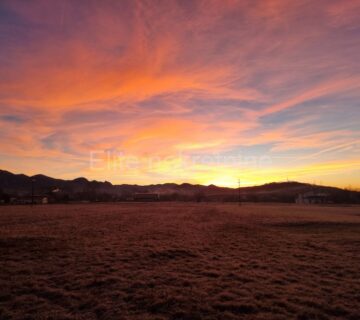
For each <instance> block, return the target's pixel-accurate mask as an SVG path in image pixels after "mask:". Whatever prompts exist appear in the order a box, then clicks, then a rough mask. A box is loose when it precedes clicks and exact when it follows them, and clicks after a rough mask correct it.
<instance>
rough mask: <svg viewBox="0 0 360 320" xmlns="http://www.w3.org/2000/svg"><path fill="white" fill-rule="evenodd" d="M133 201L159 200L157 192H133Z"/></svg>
mask: <svg viewBox="0 0 360 320" xmlns="http://www.w3.org/2000/svg"><path fill="white" fill-rule="evenodd" d="M134 201H159V195H158V194H157V193H135V194H134Z"/></svg>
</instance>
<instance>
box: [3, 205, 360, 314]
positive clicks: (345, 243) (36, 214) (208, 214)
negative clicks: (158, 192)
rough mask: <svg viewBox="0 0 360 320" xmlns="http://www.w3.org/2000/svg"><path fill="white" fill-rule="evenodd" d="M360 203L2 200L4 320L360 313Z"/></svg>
mask: <svg viewBox="0 0 360 320" xmlns="http://www.w3.org/2000/svg"><path fill="white" fill-rule="evenodd" d="M359 310H360V209H359V207H344V208H341V207H311V206H309V207H299V206H281V205H279V206H273V205H257V206H255V205H244V206H242V207H237V206H236V205H214V204H198V205H197V204H183V203H182V204H180V203H179V204H176V203H170V204H168V203H157V204H153V203H151V204H112V205H108V204H104V205H63V206H61V205H59V206H35V207H33V208H31V207H25V206H19V207H0V319H1V320H6V319H44V320H45V319H86V320H91V319H174V320H175V319H179V320H180V319H301V320H306V319H353V320H355V319H360V313H359Z"/></svg>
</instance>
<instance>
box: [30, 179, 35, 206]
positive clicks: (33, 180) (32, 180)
mask: <svg viewBox="0 0 360 320" xmlns="http://www.w3.org/2000/svg"><path fill="white" fill-rule="evenodd" d="M34 182H35V179H33V178H31V205H33V204H34Z"/></svg>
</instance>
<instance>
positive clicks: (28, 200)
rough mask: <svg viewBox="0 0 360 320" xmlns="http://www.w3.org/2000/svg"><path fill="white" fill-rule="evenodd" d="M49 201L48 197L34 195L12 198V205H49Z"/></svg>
mask: <svg viewBox="0 0 360 320" xmlns="http://www.w3.org/2000/svg"><path fill="white" fill-rule="evenodd" d="M48 203H49V199H48V197H47V196H41V195H34V196H33V197H32V196H24V197H12V198H10V204H48Z"/></svg>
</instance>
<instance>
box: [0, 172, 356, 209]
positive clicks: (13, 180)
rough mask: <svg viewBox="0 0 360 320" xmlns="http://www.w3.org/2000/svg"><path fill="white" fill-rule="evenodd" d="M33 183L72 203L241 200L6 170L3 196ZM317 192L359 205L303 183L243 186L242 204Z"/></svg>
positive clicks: (343, 193)
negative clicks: (146, 196) (142, 197)
mask: <svg viewBox="0 0 360 320" xmlns="http://www.w3.org/2000/svg"><path fill="white" fill-rule="evenodd" d="M32 180H34V191H35V193H36V194H49V193H51V192H52V191H54V190H58V191H59V192H58V194H59V195H62V197H64V199H65V198H66V199H70V200H97V201H111V200H122V199H126V198H128V197H131V196H132V195H133V194H135V193H158V194H159V195H160V198H161V199H163V200H198V201H200V200H209V201H211V200H216V201H237V200H238V197H239V189H233V188H225V187H218V186H215V185H209V186H204V185H194V184H189V183H183V184H176V183H164V184H152V185H146V186H140V185H130V184H121V185H113V184H112V183H110V182H107V181H105V182H99V181H89V180H87V179H86V178H83V177H81V178H76V179H74V180H63V179H55V178H52V177H48V176H45V175H42V174H38V175H34V176H27V175H24V174H13V173H11V172H8V171H4V170H0V193H2V194H8V195H19V196H22V195H29V194H30V193H31V181H32ZM314 190H315V191H316V192H326V193H327V194H329V195H330V196H331V197H332V200H333V202H335V203H336V202H338V203H358V202H360V192H357V191H348V190H343V189H339V188H334V187H327V186H317V185H311V184H307V183H301V182H278V183H277V182H274V183H268V184H264V185H261V186H254V187H242V188H241V189H240V195H241V199H242V200H243V201H255V202H256V201H275V202H294V200H295V197H296V196H297V195H298V194H302V193H306V192H309V191H314Z"/></svg>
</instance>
